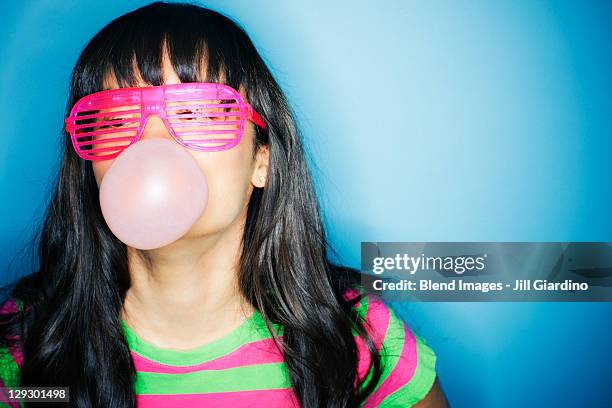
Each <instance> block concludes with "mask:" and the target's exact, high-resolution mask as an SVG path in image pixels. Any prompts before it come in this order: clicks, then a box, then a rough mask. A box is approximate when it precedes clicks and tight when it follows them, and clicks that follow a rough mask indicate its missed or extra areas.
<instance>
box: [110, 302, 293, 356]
mask: <svg viewBox="0 0 612 408" xmlns="http://www.w3.org/2000/svg"><path fill="white" fill-rule="evenodd" d="M121 323H122V325H123V329H124V333H125V338H126V341H127V343H128V345H129V347H130V349H131V350H132V351H134V352H136V353H137V354H140V355H141V356H143V357H146V358H148V359H150V360H152V361H155V362H158V363H161V364H167V365H173V366H191V365H196V364H200V363H203V362H206V361H211V360H214V359H216V358H218V357H221V356H224V355H226V354H229V353H231V352H232V351H234V350H236V349H237V348H239V347H240V346H242V345H243V344H247V343H251V342H253V341H258V340H263V339H268V338H271V337H272V336H271V334H270V332H269V331H268V329H267V327H266V324H265V322H264V319H263V316H262V315H261V313H260V312H259V311H258V310H255V312H254V313H253V314H252V315H251V316H250V317H249V318H248V319H247V320H246V321H244V322H243V323H242V324H241V325H240V326H238V327H237V328H235V329H234V330H232V331H231V332H230V333H228V334H226V335H225V336H223V337H221V338H219V339H217V340H214V341H212V342H210V343H206V344H204V345H202V346H200V347H196V348H193V349H190V350H175V349H164V348H159V347H157V346H155V345H153V344H151V343H149V342H147V341H146V340H143V339H141V338H139V337H138V335H137V334H136V333H135V332H134V331H133V330H132V329H131V328H130V327H129V326H128V325H127V324H126V323H125V322H124V321H123V320H122V321H121ZM273 327H274V328H275V329H276V333H277V334H279V335H282V332H283V330H282V327H281V326H279V325H273Z"/></svg>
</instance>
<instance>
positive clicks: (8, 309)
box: [0, 298, 19, 314]
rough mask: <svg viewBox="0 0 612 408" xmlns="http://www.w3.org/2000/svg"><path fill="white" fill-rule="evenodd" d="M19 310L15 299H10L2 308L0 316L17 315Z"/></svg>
mask: <svg viewBox="0 0 612 408" xmlns="http://www.w3.org/2000/svg"><path fill="white" fill-rule="evenodd" d="M18 311H19V309H18V308H17V302H15V298H10V299H9V300H7V301H6V302H4V304H3V305H2V307H1V308H0V314H12V313H17V312H18Z"/></svg>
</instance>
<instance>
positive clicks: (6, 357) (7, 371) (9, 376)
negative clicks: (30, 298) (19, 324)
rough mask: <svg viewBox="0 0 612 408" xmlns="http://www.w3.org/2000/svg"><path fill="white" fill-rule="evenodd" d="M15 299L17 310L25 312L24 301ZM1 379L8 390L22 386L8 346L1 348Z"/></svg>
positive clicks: (4, 405) (20, 404) (18, 371)
mask: <svg viewBox="0 0 612 408" xmlns="http://www.w3.org/2000/svg"><path fill="white" fill-rule="evenodd" d="M14 299H15V303H16V304H17V309H18V310H19V311H20V312H23V307H24V303H23V301H22V300H21V299H17V298H14ZM0 378H1V379H2V382H3V384H4V386H5V387H7V388H12V387H18V386H19V385H20V379H21V369H20V368H19V366H18V365H17V362H16V361H15V359H14V358H13V356H12V355H11V353H10V352H9V350H8V347H6V346H5V347H0ZM19 406H20V407H23V406H24V402H23V401H20V402H19ZM0 407H9V405H7V404H4V403H0Z"/></svg>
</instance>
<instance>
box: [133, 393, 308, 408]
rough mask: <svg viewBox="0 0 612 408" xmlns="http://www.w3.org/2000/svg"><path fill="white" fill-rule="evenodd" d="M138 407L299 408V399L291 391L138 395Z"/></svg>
mask: <svg viewBox="0 0 612 408" xmlns="http://www.w3.org/2000/svg"><path fill="white" fill-rule="evenodd" d="M136 405H137V406H138V408H161V407H163V408H184V407H215V408H224V407H230V408H235V407H253V408H258V407H261V408H288V407H299V404H298V402H297V398H296V397H295V394H294V393H293V391H292V390H291V389H272V390H257V391H236V392H212V393H207V394H179V395H137V396H136Z"/></svg>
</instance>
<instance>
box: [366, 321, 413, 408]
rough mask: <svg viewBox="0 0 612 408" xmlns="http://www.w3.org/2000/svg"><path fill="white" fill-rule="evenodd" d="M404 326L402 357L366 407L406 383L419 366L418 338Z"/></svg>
mask: <svg viewBox="0 0 612 408" xmlns="http://www.w3.org/2000/svg"><path fill="white" fill-rule="evenodd" d="M402 326H403V327H404V337H405V338H404V346H403V347H402V352H401V354H400V358H399V360H398V361H397V364H396V365H395V367H394V368H393V371H391V373H390V374H389V376H388V377H387V378H386V379H385V381H384V382H383V383H382V385H381V386H380V387H379V388H378V389H377V390H376V391H374V393H373V394H372V395H371V396H370V397H369V398H368V400H367V401H366V403H365V405H364V408H368V407H377V406H378V404H380V402H381V401H382V400H383V399H385V397H387V396H388V395H390V394H392V393H393V392H395V391H397V390H398V389H399V388H400V387H402V386H404V385H406V384H407V383H408V382H409V381H410V379H411V378H412V376H413V375H414V372H415V370H416V367H417V351H416V339H415V337H414V334H412V332H411V331H410V330H408V327H407V326H406V325H405V324H403V323H402Z"/></svg>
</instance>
